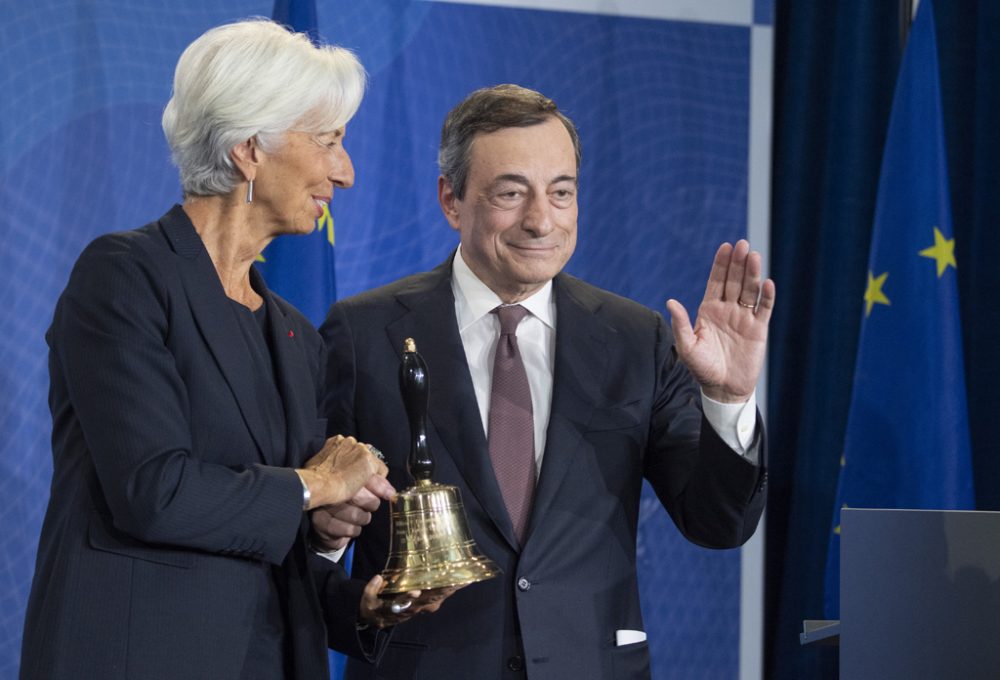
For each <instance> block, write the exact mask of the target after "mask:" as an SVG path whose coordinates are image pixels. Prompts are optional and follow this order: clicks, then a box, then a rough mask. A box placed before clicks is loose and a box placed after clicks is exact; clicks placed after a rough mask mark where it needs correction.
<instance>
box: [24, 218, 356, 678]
mask: <svg viewBox="0 0 1000 680" xmlns="http://www.w3.org/2000/svg"><path fill="white" fill-rule="evenodd" d="M252 276H253V277H254V285H255V288H256V289H257V290H258V291H263V297H264V299H265V304H267V305H268V318H269V323H270V328H269V332H270V334H271V345H272V347H273V354H274V373H275V380H276V382H277V387H278V390H279V393H280V396H281V402H282V404H283V408H284V414H283V416H284V419H285V422H286V425H287V433H286V437H285V441H284V446H283V447H281V450H274V446H273V445H272V442H271V440H270V439H269V438H268V437H267V436H265V432H264V431H263V429H262V428H263V425H262V423H263V421H264V418H263V415H264V411H263V410H262V409H265V408H268V405H267V404H268V402H266V401H265V400H263V399H261V398H260V395H258V394H256V393H255V389H254V383H253V375H252V372H251V371H252V366H253V363H252V361H251V359H250V354H249V351H250V350H249V348H248V346H247V344H246V341H245V340H244V335H243V334H242V333H241V331H240V328H239V325H238V320H237V317H236V316H235V312H234V310H233V308H232V305H231V301H230V300H229V299H228V298H227V297H226V296H225V293H224V292H223V289H222V286H221V284H220V282H219V278H218V275H217V274H216V272H215V269H214V267H213V264H212V262H211V259H210V258H209V256H208V253H207V251H206V250H205V247H204V245H203V244H202V242H201V239H200V237H199V236H198V234H197V232H196V231H195V230H194V226H193V225H192V224H191V222H190V220H189V219H188V218H187V216H186V214H185V213H184V211H183V210H182V209H181V208H180V207H179V206H175V207H174V208H173V209H172V210H171V211H170V212H169V213H167V214H166V215H164V216H163V218H161V219H160V220H159V221H157V222H153V223H151V224H149V225H146V226H145V227H143V228H141V229H137V230H135V231H129V232H122V233H117V234H110V235H106V236H102V237H100V238H98V239H97V240H96V241H94V242H93V243H91V244H90V246H88V248H87V249H86V250H85V251H84V252H83V254H82V255H81V256H80V258H79V260H78V262H77V263H76V266H75V267H74V269H73V273H72V275H71V277H70V280H69V284H68V285H67V288H66V290H65V292H64V293H63V295H62V297H61V298H60V300H59V302H58V304H57V307H56V311H55V316H54V319H53V322H52V326H51V328H50V329H49V332H48V334H47V340H48V343H49V346H50V353H49V372H50V378H51V386H50V395H49V402H50V407H51V411H52V418H53V435H52V449H53V468H54V469H53V480H52V488H51V499H50V502H49V506H48V511H47V513H46V516H45V520H44V525H43V528H42V532H41V539H40V542H39V547H38V557H37V564H36V570H35V577H34V582H33V585H32V590H31V595H30V599H29V603H28V609H27V615H26V620H25V630H24V640H23V646H22V658H21V677H22V678H45V679H47V680H51V679H53V678H74V679H78V678H143V679H148V678H165V679H166V678H170V679H180V678H184V679H185V680H187V679H192V678H206V679H209V678H210V679H211V680H220V679H224V678H237V677H238V676H239V673H240V670H241V668H242V665H243V661H244V659H245V658H246V655H247V649H248V644H249V641H250V640H251V638H252V635H253V632H254V631H253V629H252V625H253V622H254V620H255V617H256V616H257V609H256V608H257V607H258V606H259V603H260V601H261V598H262V597H263V596H264V592H265V591H266V590H267V589H269V588H273V587H274V581H272V580H271V579H272V572H273V569H272V567H278V568H279V570H278V571H277V574H278V576H277V579H276V581H277V584H278V588H279V590H281V591H283V592H284V597H285V600H286V607H287V616H286V619H287V620H288V622H289V623H288V632H289V634H290V636H291V639H292V641H293V649H292V656H293V658H294V661H295V665H296V677H298V678H317V679H318V678H324V679H325V678H327V677H328V673H327V655H326V646H327V645H326V643H327V640H326V637H325V629H324V625H323V617H322V613H321V600H320V598H319V597H318V595H317V588H316V584H315V583H314V581H313V578H312V576H311V573H310V564H313V565H314V566H315V565H318V566H317V568H319V569H325V570H326V571H321V572H318V573H317V575H318V576H319V579H320V581H319V585H320V590H321V591H322V590H324V587H325V585H326V582H327V580H329V579H335V578H336V569H339V567H336V566H335V565H326V564H324V563H323V562H309V560H311V559H312V558H310V557H309V556H307V551H306V550H305V545H304V541H303V538H302V537H303V533H302V531H303V528H304V524H303V522H302V519H303V514H302V487H301V483H300V481H299V478H298V476H297V475H296V474H295V472H294V471H293V470H291V469H289V468H288V467H282V466H292V467H294V466H296V465H301V464H302V463H303V461H304V460H305V459H306V458H307V457H308V456H309V455H311V454H312V453H313V452H315V450H317V449H318V447H320V446H321V445H322V443H323V441H324V438H325V421H324V420H321V419H320V418H319V417H318V411H317V405H316V404H317V401H316V400H317V388H316V382H317V379H316V376H317V375H318V370H319V365H320V362H321V355H322V352H323V350H322V344H321V342H320V341H319V337H318V335H317V333H316V331H315V330H314V329H313V328H312V327H311V325H310V324H309V322H308V321H307V320H306V319H305V318H304V317H303V316H302V315H301V314H299V313H298V312H297V311H296V310H295V309H294V308H292V307H291V306H290V305H289V304H288V303H286V302H285V301H284V300H282V299H280V298H279V297H278V296H276V295H274V294H271V293H270V292H268V291H267V289H266V287H265V286H264V284H263V281H262V280H260V278H259V276H258V275H257V274H256V272H252ZM271 407H272V408H273V405H272V406H271ZM331 569H332V571H331ZM345 644H350V641H348V642H347V643H345ZM352 649H353V648H352Z"/></svg>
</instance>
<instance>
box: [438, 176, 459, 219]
mask: <svg viewBox="0 0 1000 680" xmlns="http://www.w3.org/2000/svg"><path fill="white" fill-rule="evenodd" d="M458 202H459V198H458V197H457V196H455V190H454V189H453V188H452V186H451V182H449V181H448V180H447V179H445V176H444V175H441V176H439V177H438V203H440V204H441V212H443V213H444V218H445V219H446V220H448V224H450V225H451V228H452V229H454V230H455V231H458Z"/></svg>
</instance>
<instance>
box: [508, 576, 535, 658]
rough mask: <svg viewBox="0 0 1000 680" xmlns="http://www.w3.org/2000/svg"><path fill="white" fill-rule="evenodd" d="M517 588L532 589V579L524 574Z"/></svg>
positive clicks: (518, 580) (518, 581)
mask: <svg viewBox="0 0 1000 680" xmlns="http://www.w3.org/2000/svg"><path fill="white" fill-rule="evenodd" d="M517 589H518V590H523V591H526V590H530V589H531V581H529V580H528V579H526V578H524V577H523V576H522V577H521V578H519V579H517ZM511 658H515V657H511Z"/></svg>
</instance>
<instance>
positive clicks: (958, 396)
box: [826, 0, 974, 618]
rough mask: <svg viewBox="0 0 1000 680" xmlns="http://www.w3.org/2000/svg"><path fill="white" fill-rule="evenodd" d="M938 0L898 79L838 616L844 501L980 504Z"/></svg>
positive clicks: (830, 579)
mask: <svg viewBox="0 0 1000 680" xmlns="http://www.w3.org/2000/svg"><path fill="white" fill-rule="evenodd" d="M939 90H940V85H939V74H938V61H937V45H936V40H935V37H934V12H933V7H932V6H931V0H923V2H921V3H920V7H919V10H918V12H917V17H916V20H915V21H914V23H913V27H912V29H911V33H910V37H909V42H908V44H907V47H906V53H905V55H904V56H903V63H902V66H901V68H900V72H899V76H898V80H897V83H896V92H895V96H894V99H893V104H892V114H891V116H890V119H889V131H888V135H887V137H886V143H885V151H884V153H883V157H882V172H881V177H880V179H879V190H878V197H877V202H876V207H875V225H874V230H873V234H872V243H871V253H870V255H869V260H868V276H867V285H866V288H865V293H864V310H863V314H864V316H863V318H862V323H861V337H860V342H859V346H858V357H857V363H856V365H855V369H854V390H853V392H852V395H851V407H850V412H849V415H848V419H847V436H846V438H845V441H844V453H843V458H842V459H841V472H840V483H839V486H838V489H837V506H836V509H835V510H834V519H833V533H832V536H831V540H830V549H829V552H828V554H827V569H826V615H827V616H828V617H829V618H837V617H838V616H839V609H840V602H839V600H840V583H839V581H840V509H841V508H842V507H845V506H846V507H862V508H925V509H927V508H937V509H972V508H973V505H974V502H973V488H972V467H971V456H970V447H969V427H968V415H967V409H966V396H965V375H964V370H965V369H964V364H963V360H962V335H961V327H960V325H959V309H958V283H957V280H956V267H957V266H958V265H957V264H956V261H955V240H954V237H953V236H952V233H953V232H952V223H951V201H950V197H949V193H948V174H947V156H946V154H945V144H944V133H943V130H942V124H941V120H942V117H941V98H940V92H939Z"/></svg>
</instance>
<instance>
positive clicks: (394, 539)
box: [381, 338, 501, 596]
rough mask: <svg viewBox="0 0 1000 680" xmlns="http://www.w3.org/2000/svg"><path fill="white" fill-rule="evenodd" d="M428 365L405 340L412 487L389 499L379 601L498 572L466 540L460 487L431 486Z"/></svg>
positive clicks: (402, 374) (402, 375) (402, 381)
mask: <svg viewBox="0 0 1000 680" xmlns="http://www.w3.org/2000/svg"><path fill="white" fill-rule="evenodd" d="M427 383H428V381H427V365H426V364H425V363H424V360H423V357H421V356H420V354H418V353H417V346H416V343H415V342H414V341H413V338H407V339H406V340H405V341H404V347H403V361H402V364H401V366H400V371H399V386H400V389H401V390H402V393H403V403H404V405H405V406H406V414H407V417H408V419H409V421H410V457H409V460H408V461H407V468H408V469H409V471H410V475H411V476H412V477H413V479H414V481H415V484H414V485H413V486H411V487H409V488H408V489H406V490H404V491H401V492H400V493H398V494H397V495H396V497H395V498H394V499H393V500H392V503H391V505H390V507H391V510H392V530H391V534H390V541H389V557H388V559H387V560H386V563H385V569H384V570H383V571H382V578H383V579H384V580H385V582H386V585H385V588H383V590H382V592H381V595H382V596H391V595H397V594H399V593H405V592H408V591H410V590H429V589H431V588H444V587H448V586H461V585H467V584H469V583H476V582H478V581H485V580H487V579H491V578H493V577H494V576H497V575H499V574H500V573H501V572H500V568H499V567H498V566H497V565H496V563H494V562H493V561H492V560H491V559H489V558H488V557H486V556H484V555H482V554H481V553H480V552H479V549H478V548H477V547H476V543H475V541H473V540H472V538H471V537H470V536H469V525H468V521H467V520H466V517H465V507H464V506H463V505H462V497H461V494H460V493H459V491H458V487H454V486H449V485H446V484H435V483H434V482H432V481H431V475H432V474H433V472H434V458H433V456H432V455H431V451H430V446H429V444H428V442H427V391H428V384H427Z"/></svg>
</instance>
